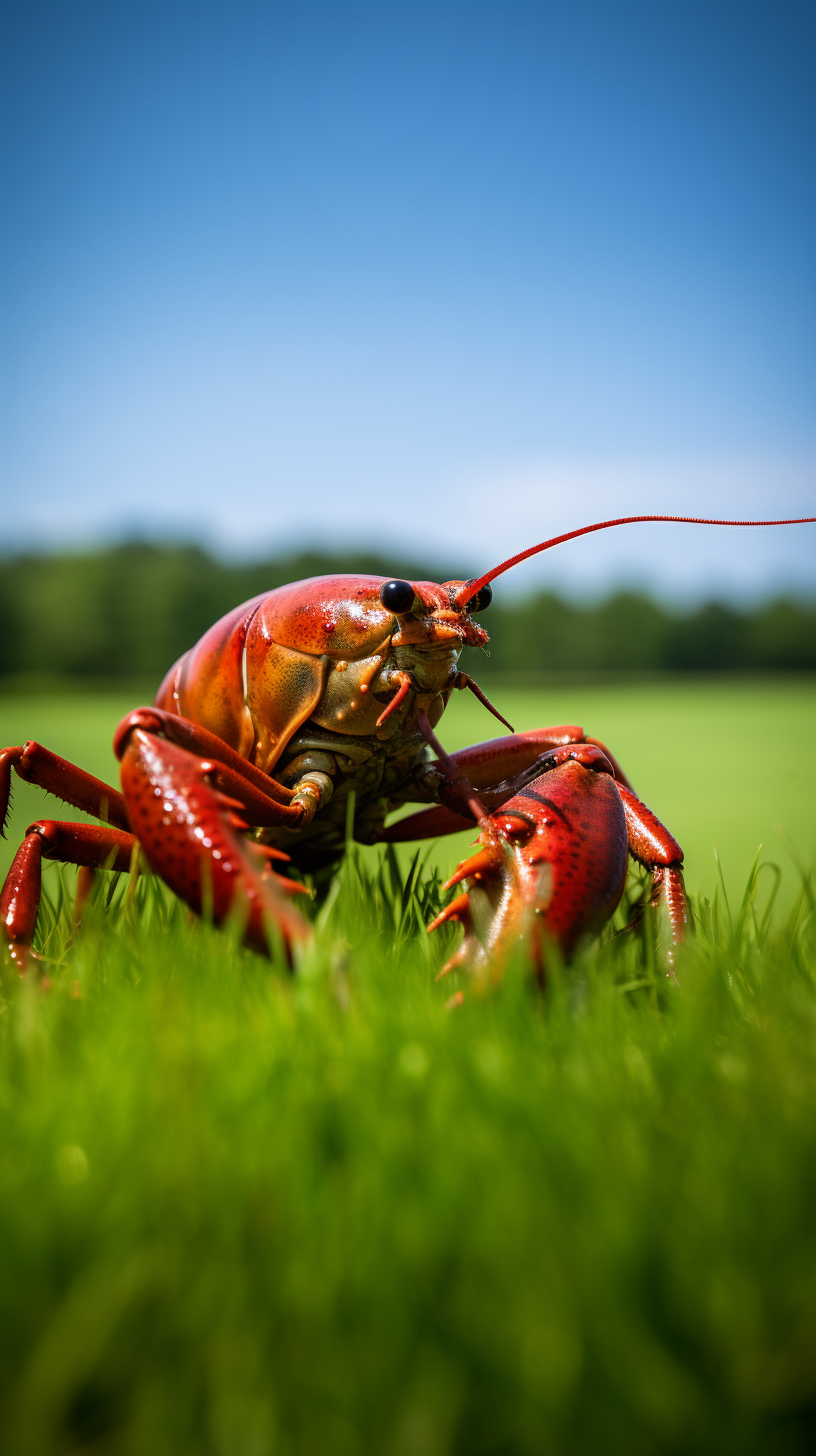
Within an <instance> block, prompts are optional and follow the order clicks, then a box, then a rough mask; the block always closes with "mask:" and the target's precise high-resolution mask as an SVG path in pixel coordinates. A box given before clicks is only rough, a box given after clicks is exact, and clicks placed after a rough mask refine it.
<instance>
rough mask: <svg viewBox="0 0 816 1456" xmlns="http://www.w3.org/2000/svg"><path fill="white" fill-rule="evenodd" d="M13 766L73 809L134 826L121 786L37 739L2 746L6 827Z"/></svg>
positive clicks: (0, 795) (0, 803)
mask: <svg viewBox="0 0 816 1456" xmlns="http://www.w3.org/2000/svg"><path fill="white" fill-rule="evenodd" d="M12 769H14V771H15V773H16V774H17V775H18V777H19V778H21V779H25V781H26V783H29V784H36V785H37V787H38V788H40V789H45V791H46V793H48V794H54V796H55V797H56V798H58V799H62V802H63V803H64V804H70V805H71V806H72V808H74V809H83V810H84V811H85V813H86V814H93V816H94V818H95V819H102V820H104V821H105V822H107V823H109V824H115V825H117V826H118V828H119V829H125V830H127V829H129V828H130V825H129V823H128V817H127V810H126V809H125V801H124V799H123V797H122V795H121V794H120V792H119V790H118V789H114V788H112V787H111V785H110V784H106V783H104V782H103V781H102V779H97V778H94V776H93V774H89V773H86V772H85V770H84V769H82V768H77V766H76V764H74V763H69V761H68V759H67V758H60V756H59V754H58V753H52V752H51V750H50V749H48V748H43V746H42V744H41V743H35V742H34V741H33V740H32V741H30V742H28V743H25V744H23V745H22V746H21V747H17V748H3V749H0V825H2V826H5V822H6V815H7V813H8V805H9V797H10V794H11V770H12Z"/></svg>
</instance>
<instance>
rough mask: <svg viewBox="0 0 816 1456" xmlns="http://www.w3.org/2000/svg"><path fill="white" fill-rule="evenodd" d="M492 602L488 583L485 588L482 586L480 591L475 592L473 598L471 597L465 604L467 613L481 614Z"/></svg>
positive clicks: (491, 592) (491, 589) (491, 590)
mask: <svg viewBox="0 0 816 1456" xmlns="http://www.w3.org/2000/svg"><path fill="white" fill-rule="evenodd" d="M492 600H493V588H492V586H491V585H490V582H488V583H487V586H483V587H482V589H481V591H477V593H476V595H475V597H471V599H470V601H469V602H468V604H467V609H468V611H469V612H483V611H484V609H485V607H489V606H490V603H491V602H492Z"/></svg>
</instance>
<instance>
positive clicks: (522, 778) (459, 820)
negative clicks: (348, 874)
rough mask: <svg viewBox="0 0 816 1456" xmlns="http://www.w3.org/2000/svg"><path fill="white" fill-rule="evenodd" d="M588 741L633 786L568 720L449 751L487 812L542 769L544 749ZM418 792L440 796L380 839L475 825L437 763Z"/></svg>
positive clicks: (425, 771)
mask: <svg viewBox="0 0 816 1456" xmlns="http://www.w3.org/2000/svg"><path fill="white" fill-rule="evenodd" d="M573 743H574V744H576V745H577V744H581V743H588V744H591V745H592V746H593V747H597V748H600V749H601V751H602V753H604V754H605V756H606V757H607V758H608V759H609V762H610V764H611V766H612V769H613V772H614V776H615V779H616V781H617V782H618V783H619V784H620V785H622V786H624V787H626V788H629V787H630V785H629V780H628V779H627V778H626V775H625V774H624V772H623V770H622V769H621V768H620V766H619V764H618V763H617V761H616V759H615V758H614V757H613V755H612V754H611V753H610V752H609V750H608V748H606V747H605V746H604V744H603V743H601V742H600V740H599V739H597V738H587V736H586V735H585V733H584V730H583V728H580V727H578V726H576V725H575V724H564V725H562V726H560V727H557V728H535V729H532V730H531V731H529V732H527V733H509V734H507V735H506V736H505V737H504V738H493V739H491V740H490V741H489V742H487V743H475V744H473V745H472V746H471V747H470V748H463V749H460V751H459V752H458V753H452V754H451V755H450V757H451V759H452V761H453V763H454V764H455V765H456V767H457V768H458V769H459V771H460V772H461V773H462V774H463V775H464V777H465V779H466V780H467V782H468V783H469V784H470V785H471V786H472V787H473V788H474V789H475V790H476V791H477V793H478V795H479V798H480V799H481V801H482V803H483V804H484V806H485V808H486V809H487V810H488V812H492V811H493V810H495V809H498V808H500V807H501V805H502V804H504V803H506V801H507V800H508V799H511V798H512V797H513V795H514V794H517V793H518V792H519V791H520V789H521V788H522V787H523V786H524V785H525V784H526V783H528V782H529V781H530V780H531V779H532V778H535V777H536V776H537V775H538V773H539V772H541V771H542V765H541V764H540V760H541V758H542V757H543V756H544V754H547V753H549V752H551V751H552V750H553V749H555V748H562V747H565V746H569V745H570V744H573ZM417 779H418V788H419V795H418V796H421V797H422V798H429V799H435V800H437V801H438V804H437V806H436V807H434V808H432V809H423V810H420V812H419V813H417V814H411V815H408V816H407V817H406V818H405V819H400V820H399V821H398V822H397V823H396V824H392V825H389V827H388V828H387V829H385V830H384V831H383V832H382V833H381V834H380V835H379V839H380V841H384V842H388V843H391V844H397V843H404V842H405V841H407V840H416V839H431V838H436V837H438V836H440V835H443V834H457V833H459V832H460V831H461V830H463V829H469V828H471V826H472V825H473V822H474V821H473V817H472V815H470V814H469V813H468V812H467V810H466V809H465V806H464V805H463V804H462V802H461V795H460V794H459V793H458V791H457V790H456V788H455V787H454V786H452V785H451V783H450V780H449V778H448V775H447V774H446V773H445V772H444V770H443V769H442V768H441V766H440V765H439V763H438V762H436V761H434V762H431V763H429V764H427V765H423V767H422V768H421V769H420V771H419V773H418V775H417Z"/></svg>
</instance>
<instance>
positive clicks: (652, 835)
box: [618, 784, 689, 961]
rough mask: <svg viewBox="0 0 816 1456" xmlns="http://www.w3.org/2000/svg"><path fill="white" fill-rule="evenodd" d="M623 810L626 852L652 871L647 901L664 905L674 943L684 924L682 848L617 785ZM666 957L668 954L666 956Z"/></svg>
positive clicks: (632, 797) (686, 907)
mask: <svg viewBox="0 0 816 1456" xmlns="http://www.w3.org/2000/svg"><path fill="white" fill-rule="evenodd" d="M618 791H619V793H620V796H621V799H622V801H623V808H624V813H625V814H626V830H627V834H628V838H629V853H630V854H631V856H632V858H633V859H635V860H637V862H638V864H642V865H643V866H644V868H645V869H648V870H651V873H652V893H651V895H650V897H649V904H650V905H652V906H657V905H661V904H662V905H665V907H666V910H667V912H668V916H669V924H670V925H671V934H672V942H673V944H674V945H677V944H678V943H679V941H681V940H682V939H683V937H684V935H685V931H686V926H687V925H688V919H689V914H688V904H687V901H686V891H685V886H684V884H683V851H682V849H681V848H680V845H679V844H678V843H677V840H676V839H675V838H674V836H673V835H672V834H670V833H669V831H668V829H667V828H666V827H665V825H663V824H661V822H660V820H659V819H658V818H657V817H656V815H654V814H653V813H652V811H651V809H647V807H646V805H645V804H642V803H641V802H640V799H638V798H636V797H635V795H634V794H633V793H632V791H631V789H627V788H625V787H624V786H623V785H622V784H619V785H618ZM669 959H670V961H671V960H672V957H671V955H670V957H669Z"/></svg>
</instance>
